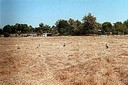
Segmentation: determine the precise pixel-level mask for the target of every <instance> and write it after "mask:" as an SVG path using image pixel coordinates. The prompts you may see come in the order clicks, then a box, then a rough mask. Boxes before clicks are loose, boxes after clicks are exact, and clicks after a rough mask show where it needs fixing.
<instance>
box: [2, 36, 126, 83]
mask: <svg viewBox="0 0 128 85" xmlns="http://www.w3.org/2000/svg"><path fill="white" fill-rule="evenodd" d="M106 43H107V45H108V48H106V46H105V45H106ZM64 45H65V46H64ZM0 85H128V36H58V37H9V38H2V37H1V38H0Z"/></svg>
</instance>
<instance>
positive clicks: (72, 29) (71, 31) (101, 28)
mask: <svg viewBox="0 0 128 85" xmlns="http://www.w3.org/2000/svg"><path fill="white" fill-rule="evenodd" d="M22 33H36V34H37V35H42V34H43V33H51V34H52V35H65V36H66V35H74V36H75V35H125V34H128V20H126V21H124V22H123V23H122V22H120V21H117V22H115V23H113V24H112V23H111V22H103V23H99V22H97V21H96V17H95V16H93V15H92V14H91V13H88V14H87V15H85V16H84V17H83V19H82V20H81V21H79V20H74V19H71V18H70V19H68V20H64V19H60V20H58V21H57V22H56V23H55V25H54V26H49V25H45V24H43V23H40V24H39V26H38V27H35V28H34V27H32V26H31V25H27V24H19V23H16V24H15V25H6V26H4V27H3V29H0V34H4V35H8V36H9V35H10V34H18V35H20V34H22Z"/></svg>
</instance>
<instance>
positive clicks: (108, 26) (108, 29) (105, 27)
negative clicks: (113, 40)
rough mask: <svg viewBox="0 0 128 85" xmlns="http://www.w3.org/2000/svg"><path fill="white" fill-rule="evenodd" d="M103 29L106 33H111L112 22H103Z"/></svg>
mask: <svg viewBox="0 0 128 85" xmlns="http://www.w3.org/2000/svg"><path fill="white" fill-rule="evenodd" d="M102 29H103V30H104V31H105V33H106V34H110V32H111V31H112V24H111V23H110V22H104V23H103V24H102Z"/></svg>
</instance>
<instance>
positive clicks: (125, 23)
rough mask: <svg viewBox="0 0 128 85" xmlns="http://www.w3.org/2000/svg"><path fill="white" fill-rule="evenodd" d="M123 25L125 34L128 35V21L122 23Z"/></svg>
mask: <svg viewBox="0 0 128 85" xmlns="http://www.w3.org/2000/svg"><path fill="white" fill-rule="evenodd" d="M123 25H124V27H125V32H124V33H125V34H128V19H127V20H126V21H124V22H123Z"/></svg>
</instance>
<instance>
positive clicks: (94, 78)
mask: <svg viewBox="0 0 128 85" xmlns="http://www.w3.org/2000/svg"><path fill="white" fill-rule="evenodd" d="M113 59H115V58H113ZM127 61H128V59H127ZM114 62H115V63H116V62H117V63H118V64H119V66H118V65H116V66H115V65H113V64H112V62H111V61H110V62H108V61H107V59H103V58H96V59H92V60H90V61H87V62H85V63H81V64H78V65H75V66H71V67H69V68H66V69H60V70H58V71H56V72H55V79H56V80H58V81H61V82H63V83H64V85H127V84H128V67H125V66H120V64H121V63H123V61H122V62H118V61H114ZM124 62H125V61H124ZM127 65H128V64H127ZM117 69H118V71H117ZM119 69H120V71H119Z"/></svg>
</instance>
